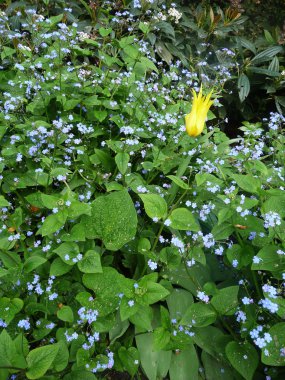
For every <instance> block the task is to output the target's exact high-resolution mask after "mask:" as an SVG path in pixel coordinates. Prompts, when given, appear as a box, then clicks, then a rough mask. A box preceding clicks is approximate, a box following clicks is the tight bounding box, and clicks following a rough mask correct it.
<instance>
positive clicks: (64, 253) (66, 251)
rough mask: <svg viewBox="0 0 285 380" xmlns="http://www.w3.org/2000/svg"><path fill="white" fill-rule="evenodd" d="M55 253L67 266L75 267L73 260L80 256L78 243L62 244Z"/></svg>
mask: <svg viewBox="0 0 285 380" xmlns="http://www.w3.org/2000/svg"><path fill="white" fill-rule="evenodd" d="M53 252H55V253H57V254H58V255H59V256H60V258H61V260H62V261H64V262H65V263H66V264H69V265H74V264H75V262H74V261H73V259H75V258H76V257H77V255H78V254H79V247H78V245H77V244H76V243H73V242H65V243H62V244H60V245H59V246H58V248H56V249H54V250H53Z"/></svg>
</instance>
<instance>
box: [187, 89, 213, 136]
mask: <svg viewBox="0 0 285 380" xmlns="http://www.w3.org/2000/svg"><path fill="white" fill-rule="evenodd" d="M212 92H213V91H211V92H210V93H209V94H208V95H207V96H203V93H202V85H201V87H200V91H199V94H198V96H197V94H196V92H195V91H194V90H192V94H193V103H192V109H191V112H190V113H188V114H187V115H186V116H185V123H186V132H187V133H188V135H189V136H192V137H196V136H199V135H200V134H201V133H202V131H203V129H204V126H205V122H206V118H207V113H208V111H209V109H210V107H211V105H212V104H213V101H212V100H210V97H211V95H212Z"/></svg>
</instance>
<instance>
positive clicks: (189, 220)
mask: <svg viewBox="0 0 285 380" xmlns="http://www.w3.org/2000/svg"><path fill="white" fill-rule="evenodd" d="M169 219H170V221H171V225H170V227H171V228H174V229H176V230H186V231H194V232H198V231H200V226H199V224H198V223H197V221H196V220H195V217H194V216H193V214H192V213H191V211H189V210H187V208H176V209H175V210H173V211H172V213H171V214H170V217H169Z"/></svg>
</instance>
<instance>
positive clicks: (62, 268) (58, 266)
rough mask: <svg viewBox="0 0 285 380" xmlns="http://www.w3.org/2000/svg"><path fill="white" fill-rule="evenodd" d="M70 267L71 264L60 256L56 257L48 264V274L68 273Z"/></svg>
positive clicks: (60, 274)
mask: <svg viewBox="0 0 285 380" xmlns="http://www.w3.org/2000/svg"><path fill="white" fill-rule="evenodd" d="M71 269H72V266H71V265H68V264H66V263H65V262H64V261H62V260H61V258H60V257H57V258H56V259H54V260H53V262H52V263H51V266H50V272H49V274H50V276H56V277H57V276H62V275H63V274H65V273H68V272H69V271H70V270H71Z"/></svg>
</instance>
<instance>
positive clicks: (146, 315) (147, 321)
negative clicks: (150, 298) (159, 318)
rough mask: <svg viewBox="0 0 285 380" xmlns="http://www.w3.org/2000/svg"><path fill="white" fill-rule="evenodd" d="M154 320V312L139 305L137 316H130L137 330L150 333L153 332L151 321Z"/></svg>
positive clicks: (147, 307) (148, 307)
mask: <svg viewBox="0 0 285 380" xmlns="http://www.w3.org/2000/svg"><path fill="white" fill-rule="evenodd" d="M152 318H153V311H152V308H151V307H150V306H147V305H138V310H137V312H136V314H134V315H132V316H130V318H129V319H130V321H131V322H132V324H133V325H135V326H136V327H137V328H140V329H143V330H146V331H150V330H152V325H151V321H152Z"/></svg>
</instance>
